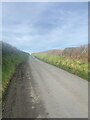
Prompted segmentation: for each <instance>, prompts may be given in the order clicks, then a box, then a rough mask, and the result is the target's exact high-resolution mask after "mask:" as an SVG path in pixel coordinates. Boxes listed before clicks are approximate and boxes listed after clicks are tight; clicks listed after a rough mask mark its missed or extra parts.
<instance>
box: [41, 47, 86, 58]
mask: <svg viewBox="0 0 90 120" xmlns="http://www.w3.org/2000/svg"><path fill="white" fill-rule="evenodd" d="M42 53H47V54H49V55H58V56H65V57H71V58H73V59H74V58H75V59H83V60H87V59H88V45H83V46H80V47H69V48H65V49H64V50H60V49H55V50H49V51H46V52H42Z"/></svg>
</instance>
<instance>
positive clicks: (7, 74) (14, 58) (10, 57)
mask: <svg viewBox="0 0 90 120" xmlns="http://www.w3.org/2000/svg"><path fill="white" fill-rule="evenodd" d="M27 58H28V54H27V53H25V52H22V51H19V50H17V49H16V48H14V47H12V46H10V45H8V44H6V43H3V45H2V91H3V93H4V92H5V90H6V89H7V87H8V85H9V82H10V79H11V78H12V76H13V75H14V73H15V71H16V69H17V67H18V66H19V64H21V63H22V62H25V61H26V60H27Z"/></svg>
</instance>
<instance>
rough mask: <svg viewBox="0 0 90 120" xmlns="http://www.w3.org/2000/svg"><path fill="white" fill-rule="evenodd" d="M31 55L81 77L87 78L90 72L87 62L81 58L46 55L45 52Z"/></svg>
mask: <svg viewBox="0 0 90 120" xmlns="http://www.w3.org/2000/svg"><path fill="white" fill-rule="evenodd" d="M33 56H35V57H36V58H38V59H40V60H42V61H44V62H47V63H49V64H52V65H55V66H56V67H59V68H61V69H64V70H66V71H68V72H71V73H73V74H75V75H77V76H79V77H81V78H83V79H86V80H89V75H88V74H89V73H90V71H89V72H88V62H87V63H86V62H84V61H82V60H77V59H71V58H66V57H63V56H54V55H48V54H45V53H44V54H42V53H40V54H33Z"/></svg>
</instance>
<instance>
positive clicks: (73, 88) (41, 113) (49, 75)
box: [3, 56, 88, 118]
mask: <svg viewBox="0 0 90 120" xmlns="http://www.w3.org/2000/svg"><path fill="white" fill-rule="evenodd" d="M13 79H14V80H12V82H11V85H10V88H9V91H8V95H7V98H6V102H5V105H4V112H3V117H12V118H13V117H16V118H23V117H24V118H32V117H34V118H38V117H44V118H46V117H48V118H88V82H87V81H85V80H83V79H81V78H80V77H77V76H75V75H73V74H70V73H68V72H66V71H64V70H61V69H59V68H56V67H55V66H52V65H49V64H47V63H44V62H42V61H40V60H38V59H36V58H34V57H33V56H30V58H29V61H28V63H27V65H25V66H24V68H22V69H21V71H20V69H19V71H17V75H16V77H14V78H13Z"/></svg>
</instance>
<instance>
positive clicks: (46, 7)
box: [2, 2, 88, 52]
mask: <svg viewBox="0 0 90 120" xmlns="http://www.w3.org/2000/svg"><path fill="white" fill-rule="evenodd" d="M2 4H3V6H2V15H3V16H2V22H3V24H2V28H3V31H2V33H3V41H5V42H7V43H10V44H11V45H13V46H16V47H17V48H19V49H21V50H24V51H28V52H38V51H45V50H49V49H63V48H65V47H71V46H80V45H83V44H87V43H88V3H48V2H46V3H23V2H22V3H2Z"/></svg>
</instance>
